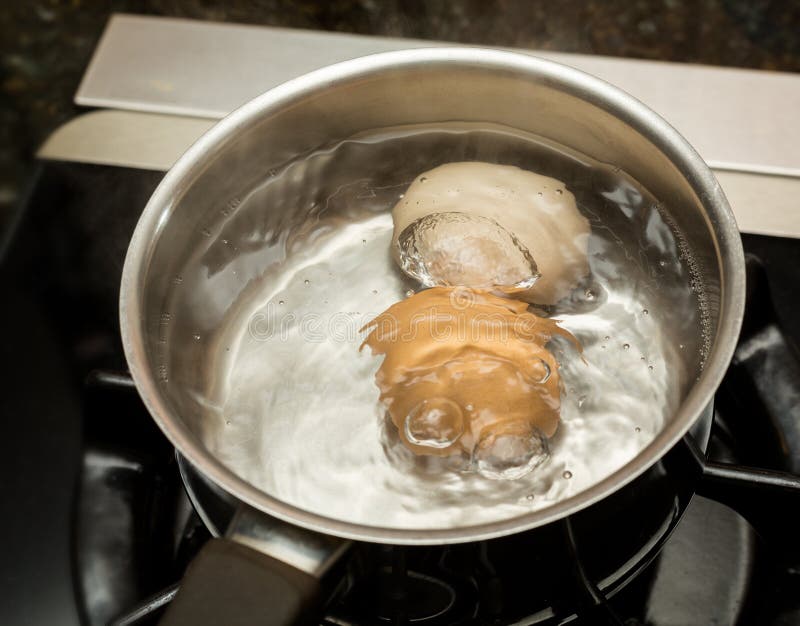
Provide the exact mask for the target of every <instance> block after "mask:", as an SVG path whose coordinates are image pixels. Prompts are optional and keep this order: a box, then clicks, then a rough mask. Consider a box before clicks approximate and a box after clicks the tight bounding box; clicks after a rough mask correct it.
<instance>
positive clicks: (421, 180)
mask: <svg viewBox="0 0 800 626" xmlns="http://www.w3.org/2000/svg"><path fill="white" fill-rule="evenodd" d="M426 180H428V179H427V178H426V177H425V176H423V177H422V178H420V179H419V182H421V183H424V182H425V181H426Z"/></svg>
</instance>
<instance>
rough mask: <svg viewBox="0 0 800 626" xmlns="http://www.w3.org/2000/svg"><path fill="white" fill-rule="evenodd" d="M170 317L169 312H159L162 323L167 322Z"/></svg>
mask: <svg viewBox="0 0 800 626" xmlns="http://www.w3.org/2000/svg"><path fill="white" fill-rule="evenodd" d="M171 319H172V316H171V315H170V314H169V313H162V314H161V323H162V324H169V321H170V320H171Z"/></svg>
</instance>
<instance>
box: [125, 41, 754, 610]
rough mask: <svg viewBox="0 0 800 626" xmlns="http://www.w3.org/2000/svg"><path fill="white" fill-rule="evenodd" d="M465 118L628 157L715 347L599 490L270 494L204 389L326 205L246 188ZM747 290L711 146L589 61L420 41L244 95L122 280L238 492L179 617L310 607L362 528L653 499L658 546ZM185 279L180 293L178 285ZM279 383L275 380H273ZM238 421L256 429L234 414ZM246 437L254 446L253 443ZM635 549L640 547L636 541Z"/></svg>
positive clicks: (595, 516)
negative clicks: (252, 294) (419, 497)
mask: <svg viewBox="0 0 800 626" xmlns="http://www.w3.org/2000/svg"><path fill="white" fill-rule="evenodd" d="M454 120H455V121H459V122H463V123H467V124H470V123H472V124H476V125H502V126H504V127H510V128H513V129H517V130H519V131H523V132H526V133H533V134H535V135H537V136H540V137H543V138H545V139H548V140H551V141H553V142H557V143H558V144H561V145H563V146H567V147H569V148H572V149H575V150H577V151H579V152H580V153H582V154H585V155H588V156H589V157H592V158H593V159H596V160H597V161H600V162H603V163H611V164H615V165H616V166H617V167H619V168H621V169H622V170H624V171H625V172H627V173H628V174H630V176H632V177H633V178H634V179H635V180H637V181H638V182H639V183H641V184H642V185H643V186H644V187H646V188H647V189H648V190H649V191H650V192H651V193H652V194H653V195H654V196H655V197H656V198H657V199H659V200H660V201H661V202H663V205H664V206H665V207H666V208H667V210H668V211H669V213H670V216H671V218H672V219H673V220H674V223H675V227H676V228H677V229H679V230H680V231H681V232H682V233H683V234H684V236H685V238H686V240H687V241H686V243H687V244H688V246H689V248H690V249H691V250H692V251H693V253H694V259H695V261H696V263H697V268H696V269H697V271H698V272H699V273H700V275H701V276H702V279H703V282H704V284H705V289H706V296H707V300H706V306H707V314H708V328H707V330H708V332H709V333H710V346H711V347H710V351H709V353H708V356H707V359H706V361H705V364H704V366H703V367H702V369H700V367H699V366H697V363H698V362H699V360H697V359H695V360H694V361H692V362H693V363H695V367H696V371H693V372H691V378H692V379H694V378H695V377H696V380H695V382H694V383H693V384H691V385H688V389H687V391H686V393H685V394H684V395H683V397H682V399H681V401H680V405H679V406H678V408H677V409H676V410H675V411H674V414H673V415H672V416H671V418H670V419H669V420H668V421H667V423H666V424H665V426H664V427H663V429H662V430H661V432H660V433H659V434H658V435H657V436H656V437H655V439H654V440H653V441H652V442H651V443H650V444H649V445H648V446H647V447H646V448H645V449H644V450H642V452H641V453H640V454H638V456H636V457H635V458H634V459H633V460H631V461H630V462H628V463H627V464H626V465H624V467H622V468H621V469H619V470H618V471H616V472H614V473H613V474H612V475H610V476H608V477H606V478H604V479H602V480H600V481H599V482H597V483H596V484H594V485H593V486H592V487H590V488H588V489H586V490H584V491H582V492H580V493H577V494H576V495H573V496H571V497H569V498H567V499H564V500H562V501H560V502H558V503H557V504H554V505H552V506H550V507H547V508H544V509H541V510H536V511H532V512H530V513H527V514H524V515H521V516H518V517H514V518H512V519H505V520H501V521H496V522H490V523H481V524H477V525H462V526H460V527H448V528H433V529H425V528H420V529H408V528H385V527H380V526H377V525H367V524H361V523H354V522H350V521H345V520H343V519H335V518H333V517H327V516H325V515H322V514H319V513H315V512H311V511H308V510H304V509H302V508H299V507H297V506H294V505H292V504H290V503H288V502H286V501H282V500H281V499H278V498H276V497H273V496H272V495H270V494H269V493H267V492H266V491H264V490H262V489H260V488H258V487H257V486H256V485H254V484H252V482H250V481H248V480H247V479H246V478H243V477H242V475H241V474H242V473H241V472H239V473H234V471H232V470H231V469H230V468H229V467H228V465H229V464H226V463H225V462H223V461H222V460H221V459H220V458H219V457H220V455H219V454H218V450H219V448H218V447H216V446H215V445H214V444H213V441H212V442H211V443H209V442H210V441H211V440H210V439H209V437H208V436H207V435H208V428H209V423H208V421H207V418H206V417H205V416H206V415H207V412H208V410H209V409H208V407H207V406H204V402H203V398H202V393H201V392H202V390H203V389H205V388H207V387H208V386H209V385H211V386H213V385H214V384H215V372H217V371H218V368H219V367H220V359H221V358H223V357H220V356H219V355H220V346H219V341H218V338H219V336H220V333H221V332H222V330H221V329H222V326H223V324H224V321H225V320H226V319H229V313H230V311H231V310H232V309H233V308H234V307H236V306H239V304H238V303H240V301H241V299H242V294H243V293H245V292H246V290H247V289H251V288H252V285H253V282H254V281H255V280H256V278H257V277H258V276H260V275H261V274H263V273H264V272H266V271H267V269H268V268H274V267H275V264H279V263H280V262H281V261H282V259H281V258H279V257H276V256H275V255H274V254H273V253H272V252H271V250H273V248H274V245H273V244H274V243H275V242H276V241H282V240H281V238H282V237H284V240H283V241H285V237H286V236H290V231H291V229H292V228H296V227H297V226H298V224H302V223H303V222H304V221H306V220H314V219H317V217H318V214H317V213H315V212H314V206H313V203H307V204H301V203H295V204H293V205H292V206H288V205H287V206H281V204H280V203H277V204H264V206H262V207H260V208H259V211H260V213H259V214H258V216H257V217H256V218H253V214H254V213H253V211H252V207H251V209H250V215H248V216H244V215H241V214H240V211H241V198H243V197H244V196H245V195H247V194H248V193H250V192H251V191H252V190H253V189H255V188H256V187H257V186H258V185H260V184H261V183H262V182H263V180H264V178H265V176H268V175H269V172H270V171H271V170H280V169H282V168H285V167H286V165H287V164H290V163H292V162H294V161H295V160H297V159H298V158H299V157H302V156H303V155H307V154H309V153H311V152H312V151H314V150H317V149H319V148H321V147H324V146H328V145H332V144H334V143H335V142H337V141H341V140H344V139H347V138H349V137H353V136H356V135H359V134H363V133H366V132H367V131H370V130H372V129H378V128H389V127H408V126H411V125H423V124H424V125H432V124H433V125H435V124H437V123H449V122H452V121H454ZM375 166H376V167H379V166H380V164H379V163H376V164H375ZM306 174H307V175H308V176H313V175H319V173H318V172H317V173H314V172H311V173H309V172H306ZM309 185H312V183H311V182H309ZM390 208H391V207H389V206H387V207H386V210H387V211H388V210H389V209H390ZM254 220H255V221H254ZM346 226H347V225H346V223H342V224H341V227H342V228H345V227H346ZM290 243H291V241H289V244H290ZM287 245H288V244H287ZM271 246H272V247H271ZM387 254H388V252H387ZM237 263H238V265H237ZM231 267H238V268H239V269H240V271H246V272H247V275H248V279H247V280H233V279H232V278H231V275H230V274H229V273H228V270H230V268H231ZM250 278H252V280H251V279H250ZM187 285H189V286H188V287H187ZM744 287H745V269H744V258H743V252H742V246H741V241H740V238H739V233H738V230H737V228H736V224H735V222H734V219H733V216H732V214H731V210H730V208H729V206H728V203H727V201H726V199H725V196H724V195H723V193H722V190H721V189H720V187H719V185H718V184H717V181H716V180H715V178H714V176H713V174H712V173H711V171H710V170H709V169H708V167H707V166H706V164H705V163H704V162H703V160H702V159H701V158H700V157H699V156H698V154H697V153H696V152H695V151H694V150H693V149H692V148H691V146H689V145H688V144H687V143H686V141H685V140H684V139H683V138H682V137H681V136H680V135H679V134H678V133H677V132H676V131H675V130H674V129H673V128H672V127H671V126H669V124H667V123H666V122H665V121H664V120H663V119H661V118H660V117H659V116H658V115H656V114H655V113H654V112H653V111H651V110H649V109H648V108H647V107H645V106H644V105H642V104H641V103H639V102H638V101H636V100H635V99H633V98H632V97H630V96H628V95H627V94H625V93H623V92H622V91H620V90H618V89H616V88H614V87H612V86H611V85H608V84H606V83H604V82H602V81H600V80H598V79H596V78H593V77H591V76H588V75H586V74H583V73H581V72H579V71H576V70H573V69H570V68H568V67H564V66H562V65H558V64H555V63H552V62H548V61H544V60H541V59H537V58H535V57H531V56H527V55H522V54H514V53H506V52H498V51H491V50H483V49H459V48H452V49H448V48H435V49H418V50H408V51H400V52H391V53H386V54H379V55H375V56H370V57H365V58H361V59H356V60H353V61H349V62H345V63H341V64H338V65H334V66H331V67H328V68H325V69H322V70H319V71H316V72H313V73H311V74H308V75H306V76H303V77H300V78H298V79H296V80H293V81H290V82H288V83H286V84H284V85H281V86H279V87H277V88H275V89H273V90H271V91H269V92H267V93H265V94H263V95H262V96H260V97H258V98H256V99H255V100H253V101H251V102H249V103H247V104H245V105H244V106H243V107H241V108H240V109H238V110H237V111H235V112H234V113H232V114H231V115H230V116H228V117H227V118H225V119H224V120H222V121H221V122H220V123H219V124H217V125H216V126H215V127H214V128H213V129H211V130H210V131H209V132H208V133H207V134H206V135H205V136H203V137H202V138H201V139H200V140H199V141H198V142H197V143H196V144H195V145H194V146H192V147H191V148H190V149H189V150H188V151H187V152H186V154H184V155H183V156H182V157H181V159H180V160H179V161H178V162H177V163H176V164H175V166H174V167H173V168H172V169H171V170H170V172H169V173H168V174H167V175H166V177H165V178H164V180H163V182H162V183H161V184H160V186H159V187H158V189H157V190H156V191H155V193H154V194H153V196H152V198H151V199H150V201H149V203H148V205H147V207H146V208H145V210H144V213H143V215H142V217H141V219H140V221H139V224H138V226H137V228H136V231H135V234H134V236H133V239H132V241H131V243H130V248H129V250H128V255H127V258H126V261H125V268H124V273H123V279H122V287H121V297H120V317H121V326H122V337H123V342H124V347H125V353H126V356H127V360H128V363H129V366H130V370H131V374H132V376H133V378H134V380H135V382H136V386H137V388H138V390H139V393H140V394H141V396H142V398H143V400H144V402H145V404H146V405H147V408H148V409H149V411H150V413H151V414H152V416H153V418H154V419H155V420H156V422H157V423H158V425H159V426H160V428H161V429H162V430H163V431H164V433H165V435H166V436H167V437H168V438H169V439H170V441H171V442H172V443H173V444H174V445H175V447H176V448H177V449H178V451H179V452H180V454H181V455H182V456H183V457H185V459H187V460H188V462H189V464H190V465H191V466H192V467H193V468H194V470H193V471H196V472H197V473H199V474H200V475H202V477H203V479H204V480H205V481H208V482H210V483H211V484H213V485H215V486H216V487H218V488H219V489H220V490H221V491H222V492H224V493H225V494H227V496H228V497H229V499H230V500H232V501H234V502H235V503H237V508H238V510H237V512H236V514H235V515H234V517H233V520H232V521H231V523H230V525H229V527H228V529H227V531H226V538H225V539H219V540H215V541H213V542H212V543H211V544H209V545H208V546H207V547H206V548H204V550H203V551H202V553H201V555H200V556H199V557H198V559H197V560H196V561H195V562H194V563H193V565H192V566H191V567H190V570H189V573H188V574H187V578H186V579H185V581H184V584H183V586H182V589H181V591H180V592H179V593H178V596H177V598H176V600H175V601H174V602H173V606H172V607H171V609H170V610H169V612H168V613H167V616H166V618H165V623H169V624H176V623H192V624H222V623H224V624H238V623H256V621H257V622H258V623H289V622H292V621H303V620H304V619H309V616H311V615H313V611H314V607H315V606H317V603H318V602H319V597H320V593H319V582H318V581H319V579H320V578H321V577H323V575H324V574H325V572H326V571H327V570H328V569H329V568H330V567H331V565H332V564H333V563H334V562H336V561H337V559H339V557H341V555H342V554H344V553H345V551H346V549H347V547H348V545H349V543H350V542H352V541H356V542H377V543H383V544H391V545H401V544H409V545H410V544H446V543H458V542H471V541H478V540H492V539H494V538H499V537H503V536H506V535H510V534H513V533H520V532H531V531H533V532H534V533H535V532H536V530H535V529H542V528H545V527H548V526H552V525H553V524H555V523H557V522H558V521H559V520H562V521H563V520H565V519H571V520H574V524H575V527H576V528H577V529H578V532H580V527H581V525H583V526H585V527H589V526H592V527H593V529H594V532H597V533H599V532H602V530H603V529H604V528H614V527H620V524H623V525H624V522H622V521H621V520H622V517H623V516H624V515H628V516H630V511H631V510H637V511H640V513H639V515H641V516H642V519H644V517H645V516H647V515H656V516H658V517H659V519H660V520H662V521H663V520H664V519H666V520H667V521H668V523H667V524H666V525H664V524H660V523H655V522H654V523H652V524H649V525H648V524H645V522H644V521H642V522H641V523H642V525H643V527H644V526H647V527H648V528H650V530H648V531H647V535H648V541H649V542H650V543H648V542H647V541H644V540H642V541H640V544H639V545H637V546H636V548H635V549H633V551H634V552H637V551H638V552H641V553H642V554H644V553H645V552H647V553H653V551H654V550H655V549H657V546H658V544H659V542H660V541H661V540H662V539H663V537H664V536H666V534H667V533H668V531H669V528H671V524H672V523H674V521H675V520H676V519H677V518H678V517H679V515H680V511H681V510H682V508H683V507H684V506H685V504H686V502H687V501H688V495H687V494H690V493H691V491H692V484H691V483H690V482H689V483H687V482H686V481H685V480H684V479H683V478H679V477H676V476H675V474H674V473H671V471H672V470H671V469H670V467H671V466H670V464H669V463H668V462H666V459H668V455H667V453H668V451H670V450H671V449H673V448H674V446H675V445H676V444H677V443H678V442H679V441H680V440H681V439H682V438H683V437H684V436H685V435H687V433H689V432H690V429H691V430H692V432H693V433H694V435H695V441H696V442H697V443H698V445H699V448H700V449H701V450H702V449H703V448H704V446H705V445H706V441H707V435H708V429H709V427H710V419H711V404H712V400H713V396H714V392H715V390H716V389H717V386H718V385H719V383H720V381H721V380H722V376H723V374H724V372H725V370H726V368H727V365H728V363H729V360H730V359H731V356H732V354H733V350H734V347H735V345H736V340H737V336H738V332H739V328H740V324H741V322H742V316H743V308H744ZM187 288H188V290H189V294H188V295H186V293H185V290H186V289H187ZM181 289H183V290H184V295H183V296H182V299H181V300H180V302H178V301H176V296H175V293H176V291H180V290H181ZM186 320H191V325H189V324H188V323H187V322H186ZM666 332H669V331H668V329H667V331H666ZM215 342H216V343H215ZM223 352H224V351H223ZM332 366H335V365H332ZM280 384H281V382H280V381H279V380H265V381H264V385H265V387H266V388H268V387H269V386H270V385H280ZM298 393H300V391H298ZM271 417H272V416H270V415H264V416H263V419H264V420H270V419H271ZM231 433H232V434H231V435H230V436H231V437H236V436H241V433H237V432H236V430H235V429H232V430H231ZM234 443H235V442H234ZM233 448H234V449H235V446H233ZM230 449H231V448H230V447H228V448H227V450H230ZM241 449H242V454H248V452H247V449H248V448H247V446H245V445H242V447H241ZM245 460H247V461H248V462H249V459H245ZM252 462H254V463H255V462H256V460H255V459H253V461H252ZM665 485H666V486H665ZM678 496H680V497H678ZM654 499H655V501H656V504H655V505H654V504H653V502H654ZM676 502H677V503H678V504H677V505H676V504H675V503H676ZM676 507H677V512H676ZM654 512H655V513H654ZM587 516H589V517H587ZM582 520H583V521H582ZM609 536H610V535H609ZM609 541H610V540H609ZM637 541H638V540H637ZM645 544H647V545H645ZM609 549H611V548H609ZM615 549H616V548H615ZM622 553H625V551H624V550H623V551H621V554H622ZM625 554H627V556H628V557H630V551H628V553H625ZM626 558H627V557H626ZM255 616H259V617H258V619H256V617H255Z"/></svg>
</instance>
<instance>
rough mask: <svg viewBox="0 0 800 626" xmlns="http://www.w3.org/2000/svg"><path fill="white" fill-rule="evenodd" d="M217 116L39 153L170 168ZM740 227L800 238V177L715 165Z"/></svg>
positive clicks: (85, 123) (83, 126) (79, 136)
mask: <svg viewBox="0 0 800 626" xmlns="http://www.w3.org/2000/svg"><path fill="white" fill-rule="evenodd" d="M216 122H217V120H213V119H202V118H196V117H182V116H176V115H163V114H154V113H138V112H133V111H116V110H100V111H92V112H90V113H86V114H84V115H81V116H79V117H76V118H74V119H72V120H70V121H69V122H67V123H66V124H64V125H63V126H61V127H60V128H58V129H56V131H55V132H54V133H53V134H52V135H50V137H49V138H48V139H47V140H46V141H45V142H44V144H42V146H41V147H40V148H39V151H38V153H37V156H38V157H39V158H41V159H47V160H54V161H70V162H78V163H92V164H98V165H115V166H120V167H132V168H139V169H146V170H156V171H167V170H168V169H169V168H170V167H172V165H173V164H174V163H175V161H177V160H178V158H179V157H180V156H181V155H182V154H183V153H184V152H186V150H188V148H189V147H190V146H191V145H192V144H193V143H194V142H195V141H197V140H198V139H200V137H201V136H202V135H203V134H204V133H205V132H207V131H208V130H210V129H211V128H212V127H213V126H214V124H216ZM709 165H711V167H712V169H713V170H714V172H715V174H716V177H717V180H718V181H719V183H720V185H721V186H722V189H723V190H724V192H725V195H726V196H727V198H728V201H729V202H730V204H731V207H732V208H733V212H734V215H735V216H736V221H737V223H738V224H739V230H740V231H741V232H743V233H751V234H756V235H771V236H777V237H794V238H800V205H798V203H797V198H800V176H780V175H773V174H765V173H753V172H741V171H736V170H730V169H719V168H717V167H715V166H714V165H713V164H709Z"/></svg>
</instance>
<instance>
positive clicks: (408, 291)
mask: <svg viewBox="0 0 800 626" xmlns="http://www.w3.org/2000/svg"><path fill="white" fill-rule="evenodd" d="M413 295H414V290H413V289H408V290H407V291H406V298H410V297H411V296H413Z"/></svg>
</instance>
